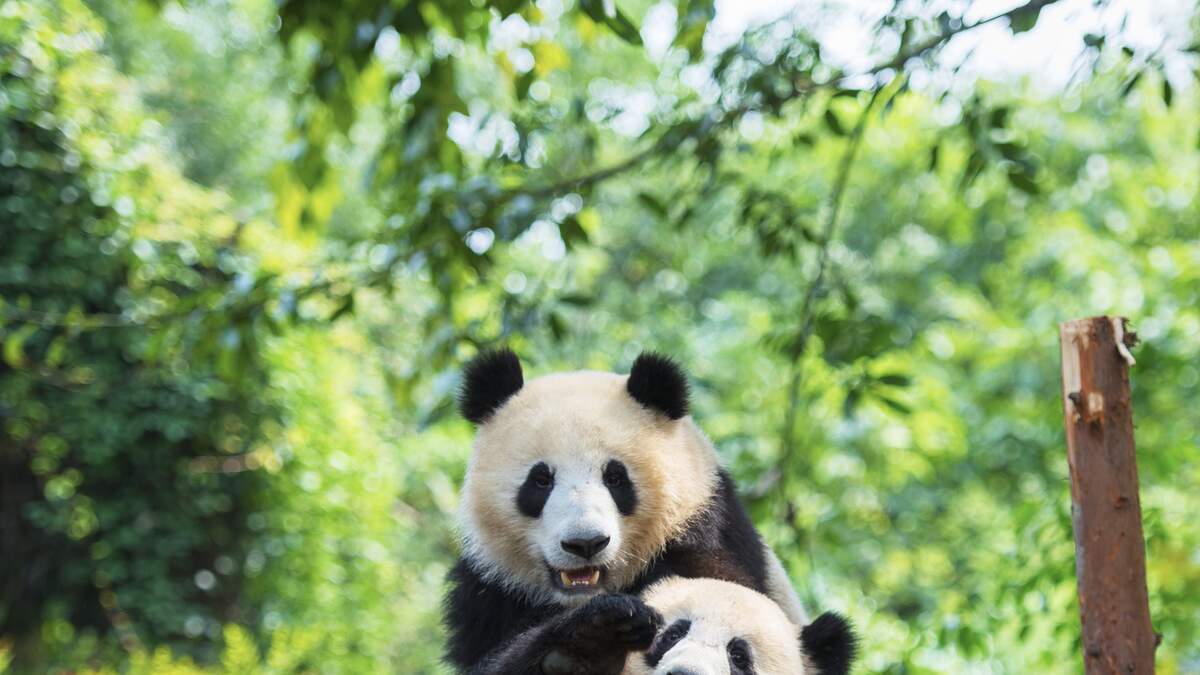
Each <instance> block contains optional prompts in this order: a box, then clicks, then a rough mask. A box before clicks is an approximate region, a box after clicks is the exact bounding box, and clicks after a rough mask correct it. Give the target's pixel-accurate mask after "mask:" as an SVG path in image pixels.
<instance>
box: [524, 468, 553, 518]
mask: <svg viewBox="0 0 1200 675" xmlns="http://www.w3.org/2000/svg"><path fill="white" fill-rule="evenodd" d="M553 490H554V472H553V471H551V470H550V466H549V465H548V464H546V463H545V462H538V463H537V464H534V465H533V466H532V467H530V469H529V473H528V474H527V475H526V476H525V482H524V483H522V484H521V489H519V490H517V510H518V511H520V512H521V513H523V514H524V515H526V516H529V517H530V518H538V517H540V516H541V515H542V509H543V508H545V506H546V500H547V499H549V498H550V493H551V492H552V491H553Z"/></svg>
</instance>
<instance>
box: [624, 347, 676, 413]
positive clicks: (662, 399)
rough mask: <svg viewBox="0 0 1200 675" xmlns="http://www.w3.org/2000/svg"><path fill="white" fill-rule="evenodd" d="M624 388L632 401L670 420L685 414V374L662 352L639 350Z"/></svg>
mask: <svg viewBox="0 0 1200 675" xmlns="http://www.w3.org/2000/svg"><path fill="white" fill-rule="evenodd" d="M625 389H626V391H628V392H629V395H630V396H632V397H633V400H635V401H637V402H638V403H641V404H642V405H643V406H645V407H647V408H649V409H651V410H654V411H656V412H660V413H663V414H664V415H666V416H667V417H669V418H671V419H673V420H677V419H679V418H681V417H683V416H684V415H686V414H688V382H687V375H684V373H683V369H682V368H680V367H679V364H677V363H675V362H674V361H672V360H671V359H670V358H667V357H666V356H663V355H662V354H656V353H654V352H642V354H641V355H640V356H638V357H637V360H636V361H634V362H633V368H631V369H630V370H629V381H628V382H626V383H625Z"/></svg>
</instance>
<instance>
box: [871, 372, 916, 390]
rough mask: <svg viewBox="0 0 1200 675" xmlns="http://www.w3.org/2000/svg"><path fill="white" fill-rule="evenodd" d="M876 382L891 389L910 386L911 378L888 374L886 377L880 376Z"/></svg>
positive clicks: (898, 374) (899, 374)
mask: <svg viewBox="0 0 1200 675" xmlns="http://www.w3.org/2000/svg"><path fill="white" fill-rule="evenodd" d="M878 380H879V382H881V383H882V384H886V385H890V386H893V387H907V386H908V385H910V384H912V378H911V377H909V376H908V375H904V374H902V373H888V374H886V375H880V376H879V378H878Z"/></svg>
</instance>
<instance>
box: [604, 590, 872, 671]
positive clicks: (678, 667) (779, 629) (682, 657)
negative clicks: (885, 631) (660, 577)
mask: <svg viewBox="0 0 1200 675" xmlns="http://www.w3.org/2000/svg"><path fill="white" fill-rule="evenodd" d="M642 597H643V599H644V600H645V601H646V604H647V605H649V606H651V607H653V608H654V609H655V610H657V611H658V612H661V614H662V617H663V624H662V628H661V629H660V631H659V634H658V635H657V636H656V637H655V639H654V643H653V644H652V645H651V647H650V650H649V651H647V652H646V653H644V654H631V655H629V657H628V660H627V663H626V668H625V675H845V674H846V673H848V672H849V670H850V663H851V661H853V659H854V653H855V650H856V646H857V645H856V639H855V637H854V634H853V632H852V631H851V629H850V624H849V623H847V622H846V620H845V619H843V618H842V617H840V616H838V615H837V614H834V613H832V612H827V613H825V614H822V615H821V616H819V617H817V620H816V621H814V622H812V623H811V624H809V625H808V626H805V627H804V628H803V629H798V628H797V627H796V625H795V624H793V623H792V622H791V621H790V620H789V619H788V617H787V615H785V614H784V613H783V611H782V610H780V608H779V606H778V605H776V604H775V603H774V602H772V601H771V599H770V598H768V597H766V596H764V595H762V594H761V593H756V592H754V591H752V590H750V589H748V588H746V587H745V586H739V585H737V584H731V583H729V582H727V581H720V580H717V579H683V578H680V577H675V578H672V579H667V580H664V581H660V582H659V583H657V584H655V585H654V586H651V587H650V588H649V589H647V591H646V592H645V593H644V594H643V596H642Z"/></svg>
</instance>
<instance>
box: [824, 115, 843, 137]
mask: <svg viewBox="0 0 1200 675" xmlns="http://www.w3.org/2000/svg"><path fill="white" fill-rule="evenodd" d="M825 125H826V126H828V127H829V130H830V131H832V132H833V133H835V134H837V135H838V136H845V135H846V133H847V132H846V127H844V126H843V125H842V121H841V120H840V119H838V116H837V113H835V112H833V109H832V108H826V109H825Z"/></svg>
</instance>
